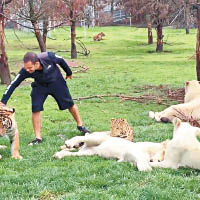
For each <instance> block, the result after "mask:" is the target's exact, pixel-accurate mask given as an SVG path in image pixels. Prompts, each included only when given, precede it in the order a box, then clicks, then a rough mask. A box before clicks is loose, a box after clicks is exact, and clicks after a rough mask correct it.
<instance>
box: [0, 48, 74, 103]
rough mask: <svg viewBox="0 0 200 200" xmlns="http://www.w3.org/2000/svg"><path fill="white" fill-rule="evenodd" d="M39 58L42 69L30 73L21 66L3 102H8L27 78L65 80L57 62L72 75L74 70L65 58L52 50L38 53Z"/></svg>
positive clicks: (43, 80)
mask: <svg viewBox="0 0 200 200" xmlns="http://www.w3.org/2000/svg"><path fill="white" fill-rule="evenodd" d="M38 58H39V60H40V63H41V65H42V70H36V71H35V72H33V73H28V72H27V71H26V70H25V69H24V68H21V70H20V71H19V73H18V74H17V76H16V77H15V79H14V80H13V81H12V82H11V84H10V85H9V86H8V87H7V89H6V91H5V93H4V94H3V97H2V99H1V102H2V103H4V104H6V103H7V101H8V100H9V98H10V96H11V95H12V93H13V92H14V90H15V88H16V87H18V86H19V84H20V83H21V82H22V81H23V80H25V79H26V78H33V79H34V81H35V82H36V83H38V84H48V83H53V82H55V81H57V80H64V78H63V76H62V74H61V72H60V69H59V68H58V66H57V64H58V65H59V66H61V67H62V69H63V70H64V71H65V72H66V75H67V76H70V75H72V71H71V69H70V68H69V66H68V65H67V63H66V62H65V60H64V59H63V58H62V57H60V56H58V55H56V54H55V53H52V52H43V53H41V54H38Z"/></svg>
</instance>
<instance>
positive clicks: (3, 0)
mask: <svg viewBox="0 0 200 200" xmlns="http://www.w3.org/2000/svg"><path fill="white" fill-rule="evenodd" d="M11 1H12V0H0V78H1V84H7V85H9V84H10V82H11V77H10V71H9V67H8V59H7V55H6V50H5V42H4V36H5V32H4V27H5V21H4V7H5V5H7V4H9V3H10V2H11Z"/></svg>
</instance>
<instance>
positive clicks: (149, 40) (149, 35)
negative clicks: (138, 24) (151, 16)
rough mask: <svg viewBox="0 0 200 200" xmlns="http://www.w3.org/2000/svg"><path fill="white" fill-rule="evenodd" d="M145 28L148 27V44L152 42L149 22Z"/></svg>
mask: <svg viewBox="0 0 200 200" xmlns="http://www.w3.org/2000/svg"><path fill="white" fill-rule="evenodd" d="M147 28H148V44H153V34H152V27H151V22H148V23H147Z"/></svg>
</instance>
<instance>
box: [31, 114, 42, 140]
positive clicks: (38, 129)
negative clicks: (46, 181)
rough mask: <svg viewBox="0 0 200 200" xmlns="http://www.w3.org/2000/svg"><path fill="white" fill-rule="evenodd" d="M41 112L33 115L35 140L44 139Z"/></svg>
mask: <svg viewBox="0 0 200 200" xmlns="http://www.w3.org/2000/svg"><path fill="white" fill-rule="evenodd" d="M41 120H42V116H41V112H40V111H39V112H33V113H32V123H33V129H34V133H35V138H38V139H42V133H41V124H42V123H41Z"/></svg>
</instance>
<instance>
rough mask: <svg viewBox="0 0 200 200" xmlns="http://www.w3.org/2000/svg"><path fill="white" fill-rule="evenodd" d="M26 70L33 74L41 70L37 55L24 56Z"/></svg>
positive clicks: (27, 54)
mask: <svg viewBox="0 0 200 200" xmlns="http://www.w3.org/2000/svg"><path fill="white" fill-rule="evenodd" d="M24 69H25V70H26V71H27V72H28V73H31V74H32V73H33V72H35V70H41V65H40V61H39V58H38V56H37V54H35V53H32V52H28V53H26V54H25V55H24Z"/></svg>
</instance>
